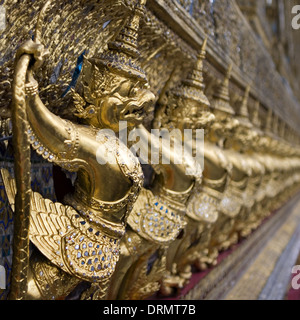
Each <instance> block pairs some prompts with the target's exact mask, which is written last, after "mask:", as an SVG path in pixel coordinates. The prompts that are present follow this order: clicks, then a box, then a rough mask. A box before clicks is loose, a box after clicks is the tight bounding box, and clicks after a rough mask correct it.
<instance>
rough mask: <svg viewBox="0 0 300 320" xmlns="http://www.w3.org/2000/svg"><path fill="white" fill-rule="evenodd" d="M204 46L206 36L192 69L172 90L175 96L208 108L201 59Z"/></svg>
mask: <svg viewBox="0 0 300 320" xmlns="http://www.w3.org/2000/svg"><path fill="white" fill-rule="evenodd" d="M206 46H207V37H206V38H205V39H204V41H203V44H202V48H201V50H200V53H199V55H198V56H197V62H196V64H195V66H194V68H193V70H192V71H191V72H190V73H189V74H188V76H187V78H186V79H185V80H183V81H182V83H181V84H180V86H179V87H177V88H175V89H174V90H172V91H173V94H174V95H175V96H179V97H183V98H186V99H192V100H195V101H196V102H198V103H199V105H201V106H202V107H207V108H208V107H209V106H210V103H209V101H208V99H207V97H206V96H205V94H204V88H205V84H204V79H203V61H204V59H205V56H206Z"/></svg>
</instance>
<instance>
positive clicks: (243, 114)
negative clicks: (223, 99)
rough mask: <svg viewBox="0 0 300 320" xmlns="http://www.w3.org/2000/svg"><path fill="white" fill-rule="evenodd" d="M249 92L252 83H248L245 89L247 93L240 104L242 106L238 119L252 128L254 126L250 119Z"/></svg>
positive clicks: (239, 109) (238, 112)
mask: <svg viewBox="0 0 300 320" xmlns="http://www.w3.org/2000/svg"><path fill="white" fill-rule="evenodd" d="M249 93H250V85H247V87H246V89H245V94H244V96H243V99H242V102H241V104H240V107H239V108H238V111H237V113H236V115H237V119H238V120H239V122H240V123H241V124H243V125H244V126H246V127H249V128H250V127H252V123H251V122H250V120H249V112H248V99H249Z"/></svg>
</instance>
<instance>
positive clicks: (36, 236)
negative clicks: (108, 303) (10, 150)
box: [1, 169, 119, 281]
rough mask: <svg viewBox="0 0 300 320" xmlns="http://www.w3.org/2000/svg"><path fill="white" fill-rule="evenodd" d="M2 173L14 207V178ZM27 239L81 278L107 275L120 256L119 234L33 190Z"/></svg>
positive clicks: (8, 195)
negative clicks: (97, 225)
mask: <svg viewBox="0 0 300 320" xmlns="http://www.w3.org/2000/svg"><path fill="white" fill-rule="evenodd" d="M1 175H2V179H3V183H4V186H5V190H6V193H7V197H8V200H9V203H10V205H11V207H12V210H14V206H15V201H14V199H15V194H16V187H15V181H14V179H12V178H11V177H10V174H9V172H8V171H7V170H6V169H1ZM29 236H30V240H31V241H32V243H33V244H34V245H35V246H36V247H37V248H38V249H39V250H40V251H41V252H42V253H43V254H44V255H45V256H46V257H47V258H48V259H49V260H50V261H51V262H52V263H54V264H55V265H57V266H58V267H60V268H61V269H63V270H64V271H66V272H68V273H70V274H73V275H75V276H77V277H78V278H81V279H83V280H87V281H91V280H96V281H97V280H101V281H102V280H103V279H105V278H109V277H110V276H111V274H112V273H113V271H114V268H115V265H116V263H117V261H118V260H119V240H118V237H117V236H116V237H113V236H109V235H108V234H104V233H103V232H102V231H101V228H100V229H99V228H97V227H95V225H93V224H90V223H89V221H88V220H87V219H86V220H84V219H83V218H82V217H81V216H80V215H79V214H78V212H77V211H76V210H75V209H74V208H73V207H71V206H67V205H63V204H61V203H59V202H53V201H51V200H49V199H45V198H43V197H42V196H41V195H40V194H39V193H37V192H32V194H31V206H30V232H29Z"/></svg>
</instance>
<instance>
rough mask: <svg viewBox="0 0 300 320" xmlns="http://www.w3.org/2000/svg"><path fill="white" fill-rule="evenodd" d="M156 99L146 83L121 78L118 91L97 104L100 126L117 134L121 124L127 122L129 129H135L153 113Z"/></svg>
mask: <svg viewBox="0 0 300 320" xmlns="http://www.w3.org/2000/svg"><path fill="white" fill-rule="evenodd" d="M154 99H155V96H154V94H153V93H152V92H151V91H150V90H149V89H148V88H147V86H146V85H145V84H144V83H141V82H133V81H132V80H128V79H126V78H123V77H120V85H119V87H118V89H117V90H116V91H115V92H113V93H112V94H111V95H107V96H105V97H104V98H102V99H99V101H98V103H97V110H98V112H97V115H96V116H97V120H98V122H99V126H101V127H105V128H109V129H112V130H113V131H115V132H117V131H119V122H120V121H126V122H127V126H128V127H129V128H134V127H136V126H138V125H139V124H141V123H142V121H143V119H144V117H145V115H146V114H147V113H149V112H150V111H151V108H153V104H154Z"/></svg>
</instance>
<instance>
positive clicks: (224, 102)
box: [212, 64, 235, 115]
mask: <svg viewBox="0 0 300 320" xmlns="http://www.w3.org/2000/svg"><path fill="white" fill-rule="evenodd" d="M231 71H232V64H230V65H229V67H228V69H227V71H226V75H225V78H224V81H223V82H222V83H221V85H220V86H219V87H218V88H217V90H216V93H215V94H214V95H213V102H212V107H213V108H214V109H216V110H220V111H223V112H226V113H229V114H231V115H234V114H235V112H234V110H233V108H232V107H231V105H230V97H229V80H230V77H231Z"/></svg>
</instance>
